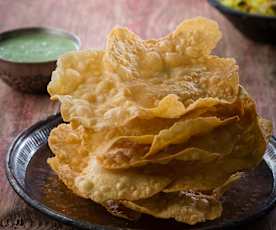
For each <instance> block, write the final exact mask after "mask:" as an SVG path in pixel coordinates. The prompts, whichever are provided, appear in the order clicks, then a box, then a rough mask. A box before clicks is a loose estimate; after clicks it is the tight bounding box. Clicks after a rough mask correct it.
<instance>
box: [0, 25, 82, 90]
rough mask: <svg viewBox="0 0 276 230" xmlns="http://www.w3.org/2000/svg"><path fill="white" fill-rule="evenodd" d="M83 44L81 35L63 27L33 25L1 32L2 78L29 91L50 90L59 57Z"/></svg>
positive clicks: (11, 85) (9, 83)
mask: <svg viewBox="0 0 276 230" xmlns="http://www.w3.org/2000/svg"><path fill="white" fill-rule="evenodd" d="M79 48H80V40H79V38H78V37H77V36H76V35H74V34H72V33H68V32H65V31H63V30H59V29H54V28H44V27H29V28H20V29H15V30H10V31H6V32H3V33H1V34H0V78H1V79H2V81H4V82H5V83H6V84H7V85H9V86H10V87H12V88H13V89H16V90H19V91H21V92H25V93H36V94H40V93H46V92H47V91H46V88H47V84H48V83H49V81H50V79H51V74H52V71H53V70H54V69H55V67H56V61H57V58H58V57H59V56H61V55H63V54H65V53H67V52H70V51H75V50H78V49H79Z"/></svg>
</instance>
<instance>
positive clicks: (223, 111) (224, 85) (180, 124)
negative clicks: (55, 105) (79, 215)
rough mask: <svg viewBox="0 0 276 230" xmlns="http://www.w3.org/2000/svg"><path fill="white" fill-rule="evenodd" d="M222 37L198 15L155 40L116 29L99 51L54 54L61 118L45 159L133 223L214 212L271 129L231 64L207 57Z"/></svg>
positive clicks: (191, 218) (255, 159)
mask: <svg viewBox="0 0 276 230" xmlns="http://www.w3.org/2000/svg"><path fill="white" fill-rule="evenodd" d="M220 38H221V32H220V30H219V27H218V25H217V23H216V22H214V21H212V20H209V19H205V18H202V17H198V18H194V19H190V20H186V21H184V22H182V23H181V24H180V25H179V26H178V27H177V28H176V30H175V31H174V32H172V33H170V34H169V35H167V36H165V37H162V38H160V39H156V40H142V39H141V38H140V37H139V36H138V35H136V34H134V33H132V32H130V31H129V30H128V29H126V28H114V29H113V30H112V31H111V32H110V34H109V35H108V37H107V43H106V48H105V50H101V51H95V50H87V51H78V52H71V53H68V54H65V55H64V56H62V57H60V58H59V60H58V62H57V68H56V70H55V71H54V72H53V74H52V80H51V82H50V83H49V85H48V92H49V94H50V95H51V99H52V100H59V101H60V103H61V108H60V110H61V115H62V118H63V120H64V121H65V122H67V124H60V125H59V126H58V127H56V128H55V129H53V130H52V131H51V133H50V136H49V146H50V148H51V150H52V152H53V153H54V156H53V157H51V158H49V159H48V163H49V165H50V166H51V168H52V169H53V170H54V171H55V172H56V173H57V175H58V176H59V178H60V179H61V180H62V181H63V182H64V184H65V185H66V186H67V187H68V188H69V189H71V190H72V191H73V192H74V193H75V194H77V195H78V196H81V197H83V198H87V199H91V200H93V201H95V202H97V203H99V204H101V205H103V206H104V207H105V208H106V209H107V210H108V211H109V212H110V213H112V214H113V215H116V216H119V217H122V218H126V219H130V220H134V219H137V218H138V217H139V216H140V213H145V214H149V215H152V216H155V217H158V218H165V219H169V218H173V219H175V220H177V221H180V222H184V223H187V224H196V223H198V222H203V221H207V220H213V219H216V218H219V217H220V216H221V214H222V204H221V201H220V198H221V196H223V194H224V193H225V192H227V190H228V189H231V187H232V185H233V184H234V183H235V182H236V181H237V180H239V178H240V177H241V175H242V172H245V171H247V170H249V169H251V168H254V167H256V166H257V165H258V163H259V162H260V161H261V160H262V156H263V154H264V152H265V149H266V145H267V143H268V140H269V138H270V136H271V132H272V126H271V122H270V121H268V120H265V119H264V118H262V117H260V116H258V115H257V112H256V106H255V102H254V100H253V99H252V98H251V97H250V95H249V94H248V93H247V92H246V90H245V89H244V88H243V87H242V86H241V85H240V84H239V76H238V66H237V65H236V62H235V60H234V59H232V58H221V57H217V56H214V55H211V52H212V50H213V49H214V48H215V46H216V44H217V42H218V41H219V40H220Z"/></svg>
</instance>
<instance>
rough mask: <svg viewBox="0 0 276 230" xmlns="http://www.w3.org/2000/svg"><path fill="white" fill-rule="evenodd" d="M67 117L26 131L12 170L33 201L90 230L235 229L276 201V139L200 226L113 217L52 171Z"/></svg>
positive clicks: (10, 161)
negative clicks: (54, 139)
mask: <svg viewBox="0 0 276 230" xmlns="http://www.w3.org/2000/svg"><path fill="white" fill-rule="evenodd" d="M61 122H62V119H61V117H60V116H59V115H54V116H51V117H49V118H48V119H47V120H44V121H41V122H38V123H37V124H35V125H33V126H32V127H30V128H29V129H27V130H25V131H23V132H22V133H21V134H20V135H19V136H18V137H17V138H16V139H15V141H14V142H13V144H12V145H11V147H10V149H9V152H8V154H7V161H6V170H7V176H8V180H9V182H10V183H11V185H12V187H13V188H14V190H15V191H16V192H17V193H18V195H19V196H21V197H22V198H23V199H24V200H25V201H26V202H27V203H28V204H29V205H31V206H32V207H34V208H36V209H38V210H39V211H41V212H42V213H44V214H46V215H48V216H50V217H52V218H54V219H56V220H58V221H61V222H63V223H66V224H70V225H73V226H76V227H81V228H87V229H98V230H100V229H171V230H173V229H198V230H199V229H200V230H203V229H214V228H221V227H234V226H237V225H240V224H242V223H246V222H249V221H250V220H254V219H255V218H256V217H259V216H261V215H263V214H264V213H265V212H266V211H268V210H269V209H270V208H271V207H272V205H273V204H274V202H275V200H276V181H275V176H276V139H275V138H274V137H273V138H271V140H270V143H269V145H268V148H267V151H266V154H265V157H264V160H263V161H262V163H261V164H260V165H259V166H258V167H257V168H256V169H254V170H252V171H250V172H249V173H247V174H246V176H245V177H243V179H242V180H241V181H239V182H238V183H236V184H235V186H233V187H232V188H231V189H230V190H229V191H228V192H227V193H225V195H224V196H223V207H224V211H223V215H222V217H221V218H219V219H217V220H215V221H209V222H206V223H202V224H197V225H195V226H189V225H186V224H182V223H178V222H176V221H174V220H163V219H156V218H153V217H151V216H148V215H143V217H142V218H141V219H140V220H139V221H137V222H130V221H126V220H123V219H120V218H117V217H114V216H112V215H111V214H109V213H108V212H107V211H105V209H104V208H102V207H101V206H100V205H97V204H95V203H94V202H92V201H90V200H86V199H82V198H79V197H77V196H76V195H74V194H73V193H71V192H70V191H69V190H68V189H66V187H65V186H64V185H63V184H62V183H61V182H60V181H59V180H58V178H57V176H56V175H55V174H54V173H53V172H52V171H51V169H50V168H49V166H48V165H47V163H46V160H47V158H48V157H49V156H51V152H50V150H49V147H48V145H47V138H48V135H49V132H50V131H51V129H52V128H53V127H56V126H57V125H58V124H59V123H61Z"/></svg>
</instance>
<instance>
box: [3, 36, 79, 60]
mask: <svg viewBox="0 0 276 230" xmlns="http://www.w3.org/2000/svg"><path fill="white" fill-rule="evenodd" d="M77 49H78V45H77V44H76V42H74V41H73V40H71V39H70V38H67V37H66V36H62V35H58V34H51V33H47V32H43V31H33V32H27V33H19V34H17V35H16V36H10V37H7V38H4V39H2V40H0V58H2V59H5V60H8V61H14V62H24V63H34V62H47V61H53V60H56V59H57V58H58V57H59V56H60V55H62V54H64V53H66V52H68V51H72V50H77Z"/></svg>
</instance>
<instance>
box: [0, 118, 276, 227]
mask: <svg viewBox="0 0 276 230" xmlns="http://www.w3.org/2000/svg"><path fill="white" fill-rule="evenodd" d="M60 119H61V115H60V113H56V114H53V115H50V116H48V117H47V118H45V119H42V120H40V121H38V122H36V123H34V124H33V125H31V126H30V127H27V128H25V129H23V130H22V131H21V132H19V134H18V135H17V136H16V137H15V138H14V139H13V141H12V142H11V144H10V146H9V148H8V151H7V153H6V160H5V172H6V177H7V179H8V182H9V183H10V185H11V187H12V188H13V190H14V191H15V193H16V194H17V195H18V196H19V197H20V198H21V199H22V200H23V201H24V202H25V203H26V204H27V205H28V206H30V207H32V208H34V209H35V210H37V211H39V212H40V213H42V214H43V215H45V216H48V217H50V218H51V219H53V220H55V221H58V222H60V223H63V224H66V225H70V226H74V227H78V228H81V229H95V230H115V229H116V230H119V229H120V230H127V229H129V230H137V229H141V228H128V227H113V226H109V225H100V224H95V223H91V222H87V221H83V220H77V219H73V218H70V217H67V216H65V215H63V214H61V213H59V212H57V211H55V210H52V209H50V208H49V207H48V206H46V205H44V204H43V203H41V202H39V201H37V200H36V199H33V198H32V197H31V196H30V195H29V194H28V193H27V192H26V191H25V189H24V188H23V187H22V186H21V185H20V183H19V182H18V181H17V178H16V176H15V175H14V174H13V170H12V167H11V159H12V154H13V152H14V150H15V149H16V147H17V145H18V143H19V142H20V140H21V139H24V138H26V137H27V136H28V134H30V133H32V132H33V131H35V130H37V129H38V128H40V127H42V126H43V125H47V123H49V122H52V121H55V120H60ZM271 142H272V143H271ZM269 143H271V144H272V145H273V146H275V147H276V137H275V136H273V135H272V136H271V139H270V141H269ZM45 144H47V142H46V143H45ZM269 157H270V159H271V156H269ZM275 157H276V155H275ZM263 160H264V162H265V163H266V165H267V166H268V167H269V169H270V171H271V172H272V176H273V182H274V184H273V188H272V191H271V193H270V196H269V197H271V195H272V194H273V193H275V192H276V186H275V184H276V178H275V175H274V174H273V171H272V169H271V167H270V165H269V163H268V162H267V160H266V159H264V158H263ZM271 160H272V159H271ZM275 204H276V196H274V197H273V198H271V199H270V201H269V202H268V203H267V204H265V205H264V206H263V207H262V208H261V209H260V210H259V211H258V212H257V213H254V214H252V215H250V216H248V217H246V218H240V219H238V220H235V221H229V220H228V221H225V222H223V223H220V224H217V225H216V226H206V227H204V226H202V227H199V228H195V229H194V230H210V229H218V228H233V227H238V226H241V225H244V224H247V223H250V222H252V221H254V220H256V219H258V218H260V217H262V216H264V215H265V214H266V213H268V212H269V211H271V209H272V208H273V207H274V206H275Z"/></svg>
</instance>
